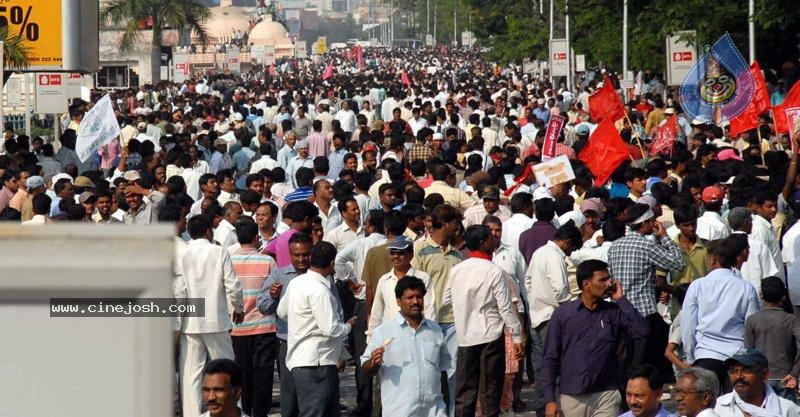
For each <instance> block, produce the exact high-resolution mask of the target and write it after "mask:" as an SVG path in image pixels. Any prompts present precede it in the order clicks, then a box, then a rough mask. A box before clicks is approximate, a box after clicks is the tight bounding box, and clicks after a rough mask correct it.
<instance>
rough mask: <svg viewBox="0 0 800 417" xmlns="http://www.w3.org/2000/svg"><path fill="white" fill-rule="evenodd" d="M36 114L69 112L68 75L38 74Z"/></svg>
mask: <svg viewBox="0 0 800 417" xmlns="http://www.w3.org/2000/svg"><path fill="white" fill-rule="evenodd" d="M35 76H36V113H42V114H55V113H64V112H66V111H67V99H68V98H69V96H68V95H67V77H68V75H67V74H58V73H45V72H41V73H36V74H35Z"/></svg>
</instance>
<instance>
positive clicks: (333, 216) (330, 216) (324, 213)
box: [313, 179, 361, 250]
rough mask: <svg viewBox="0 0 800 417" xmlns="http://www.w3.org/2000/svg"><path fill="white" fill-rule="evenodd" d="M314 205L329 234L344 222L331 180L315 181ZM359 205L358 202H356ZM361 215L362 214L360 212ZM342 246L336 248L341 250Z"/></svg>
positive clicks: (326, 232)
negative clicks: (337, 205) (335, 199)
mask: <svg viewBox="0 0 800 417" xmlns="http://www.w3.org/2000/svg"><path fill="white" fill-rule="evenodd" d="M313 190H314V205H315V206H317V208H318V209H319V217H320V219H322V229H323V230H324V231H325V234H328V233H329V232H331V231H332V230H333V229H335V228H337V227H339V225H341V224H342V215H341V213H340V212H339V209H338V208H337V207H336V202H335V201H334V200H333V186H332V185H331V181H329V180H327V179H322V180H319V181H317V182H316V183H314V189H313ZM356 205H357V204H356ZM359 216H361V214H360V212H359ZM339 249H340V248H336V250H339Z"/></svg>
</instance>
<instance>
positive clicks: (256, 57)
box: [250, 45, 267, 64]
mask: <svg viewBox="0 0 800 417" xmlns="http://www.w3.org/2000/svg"><path fill="white" fill-rule="evenodd" d="M266 48H267V47H266V46H264V45H253V46H251V47H250V60H251V61H252V62H255V63H256V64H263V63H264V50H265V49H266Z"/></svg>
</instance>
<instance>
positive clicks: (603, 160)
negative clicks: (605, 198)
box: [578, 118, 630, 187]
mask: <svg viewBox="0 0 800 417" xmlns="http://www.w3.org/2000/svg"><path fill="white" fill-rule="evenodd" d="M629 157H630V153H629V152H628V147H627V146H625V142H623V141H622V137H620V136H619V132H617V128H615V127H614V121H613V120H611V119H610V118H606V119H605V120H603V122H601V123H600V124H599V125H597V128H596V129H595V130H594V132H592V135H591V136H590V137H589V144H588V145H586V147H585V148H583V150H581V153H580V155H578V159H580V160H581V161H583V162H584V163H585V164H586V167H587V168H589V170H590V171H592V174H594V176H595V180H594V184H595V185H596V186H598V187H599V186H601V185H603V184H605V183H606V181H608V179H609V178H611V174H612V173H613V172H614V170H615V169H617V167H618V166H619V164H621V163H622V162H623V161H625V160H626V159H628V158H629Z"/></svg>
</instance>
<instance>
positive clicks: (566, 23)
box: [554, 0, 572, 91]
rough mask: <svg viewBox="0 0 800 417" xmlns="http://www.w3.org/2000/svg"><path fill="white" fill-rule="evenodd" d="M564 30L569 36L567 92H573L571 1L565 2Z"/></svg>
mask: <svg viewBox="0 0 800 417" xmlns="http://www.w3.org/2000/svg"><path fill="white" fill-rule="evenodd" d="M564 28H565V29H566V35H567V91H572V49H571V48H570V45H569V0H565V1H564ZM554 87H555V86H554Z"/></svg>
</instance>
